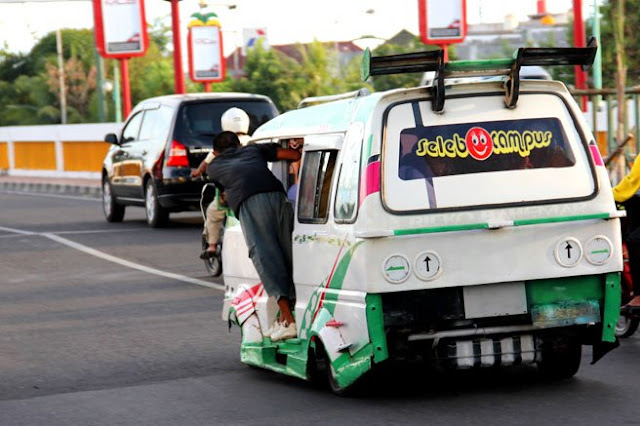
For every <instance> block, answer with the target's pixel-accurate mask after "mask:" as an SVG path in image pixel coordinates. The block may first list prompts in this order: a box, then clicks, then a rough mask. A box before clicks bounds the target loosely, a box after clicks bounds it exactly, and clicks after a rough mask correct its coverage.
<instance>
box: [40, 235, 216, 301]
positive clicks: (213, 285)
mask: <svg viewBox="0 0 640 426" xmlns="http://www.w3.org/2000/svg"><path fill="white" fill-rule="evenodd" d="M40 235H42V236H43V237H46V238H49V239H50V240H53V241H56V242H59V243H60V244H64V245H65V246H67V247H71V248H73V249H76V250H79V251H81V252H83V253H87V254H90V255H92V256H96V257H99V258H101V259H104V260H108V261H109V262H113V263H117V264H119V265H122V266H126V267H128V268H131V269H137V270H138V271H142V272H146V273H148V274H153V275H158V276H160V277H164V278H171V279H174V280H177V281H182V282H185V283H189V284H196V285H201V286H204V287H210V288H215V289H217V290H223V291H224V286H223V285H221V284H216V283H211V282H208V281H204V280H199V279H197V278H191V277H187V276H184V275H179V274H174V273H173V272H166V271H161V270H160V269H155V268H150V267H148V266H144V265H140V264H138V263H134V262H130V261H128V260H125V259H121V258H119V257H116V256H112V255H110V254H107V253H103V252H101V251H99V250H96V249H93V248H91V247H87V246H85V245H82V244H78V243H76V242H74V241H71V240H67V239H66V238H63V237H60V236H58V235H54V234H49V233H43V234H40Z"/></svg>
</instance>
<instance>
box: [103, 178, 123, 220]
mask: <svg viewBox="0 0 640 426" xmlns="http://www.w3.org/2000/svg"><path fill="white" fill-rule="evenodd" d="M102 211H103V212H104V217H105V219H107V222H122V219H124V206H123V205H120V204H118V201H117V200H116V197H115V196H114V195H113V188H112V186H111V183H110V182H109V178H107V177H106V176H105V177H104V178H102Z"/></svg>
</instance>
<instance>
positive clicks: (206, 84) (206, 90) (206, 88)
mask: <svg viewBox="0 0 640 426" xmlns="http://www.w3.org/2000/svg"><path fill="white" fill-rule="evenodd" d="M202 84H203V85H204V91H205V92H210V91H211V83H209V82H208V81H206V82H204V83H202Z"/></svg>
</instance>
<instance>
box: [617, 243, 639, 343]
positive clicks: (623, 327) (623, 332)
mask: <svg viewBox="0 0 640 426" xmlns="http://www.w3.org/2000/svg"><path fill="white" fill-rule="evenodd" d="M622 258H623V261H624V269H623V270H622V276H621V279H620V288H621V290H622V297H621V299H620V303H621V308H620V317H619V318H618V322H617V323H616V336H618V337H630V336H631V335H633V333H635V332H636V330H637V329H638V325H640V307H630V306H627V303H629V301H630V300H631V299H633V297H634V294H633V279H632V277H631V268H630V266H629V252H628V251H627V245H626V244H625V243H623V244H622Z"/></svg>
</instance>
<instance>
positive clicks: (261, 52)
mask: <svg viewBox="0 0 640 426" xmlns="http://www.w3.org/2000/svg"><path fill="white" fill-rule="evenodd" d="M299 69H300V65H299V64H298V63H297V62H296V61H294V60H293V59H291V58H289V57H288V56H286V55H284V54H282V53H280V52H278V51H277V50H275V49H269V50H266V49H264V48H263V47H262V45H258V46H256V47H254V48H252V49H251V51H250V53H249V54H248V55H247V60H246V63H245V69H244V71H245V75H246V78H243V79H239V80H235V81H233V82H232V83H231V87H232V90H234V91H238V92H248V93H257V94H261V95H265V96H268V97H270V98H271V99H272V100H273V102H274V103H275V104H276V105H277V106H278V108H279V109H280V110H281V111H282V110H285V111H286V110H288V109H293V108H295V107H296V106H297V105H298V102H300V100H301V98H300V93H301V92H302V90H301V89H300V88H299V87H296V85H297V84H300V80H297V79H296V76H297V75H299V73H300V71H299Z"/></svg>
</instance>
